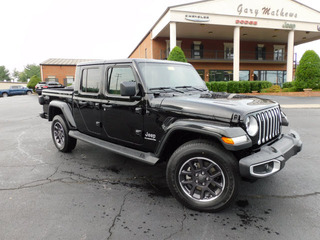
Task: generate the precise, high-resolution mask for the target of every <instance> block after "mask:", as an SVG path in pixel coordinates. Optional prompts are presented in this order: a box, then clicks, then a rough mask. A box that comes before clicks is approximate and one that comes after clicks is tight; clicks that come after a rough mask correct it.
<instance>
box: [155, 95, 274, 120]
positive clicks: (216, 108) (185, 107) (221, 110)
mask: <svg viewBox="0 0 320 240" xmlns="http://www.w3.org/2000/svg"><path fill="white" fill-rule="evenodd" d="M160 98H161V97H160ZM154 100H155V99H154ZM156 102H157V103H158V104H156V105H158V106H157V107H160V108H161V109H162V110H165V111H173V112H177V113H180V114H185V115H189V116H191V117H192V116H193V117H197V118H199V117H204V118H210V119H215V120H219V121H227V122H230V120H231V119H232V117H233V115H234V114H237V115H238V116H239V117H240V120H242V119H243V118H244V116H245V115H247V114H249V113H253V112H257V111H261V110H264V109H267V108H271V107H275V106H278V103H276V102H274V101H271V100H269V99H262V98H258V97H253V96H246V95H239V94H228V93H212V92H210V93H208V92H207V93H204V94H198V95H188V96H184V95H182V96H174V97H172V96H171V97H163V98H162V100H160V99H157V100H156Z"/></svg>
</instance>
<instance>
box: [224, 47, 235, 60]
mask: <svg viewBox="0 0 320 240" xmlns="http://www.w3.org/2000/svg"><path fill="white" fill-rule="evenodd" d="M224 59H227V60H232V59H233V43H224Z"/></svg>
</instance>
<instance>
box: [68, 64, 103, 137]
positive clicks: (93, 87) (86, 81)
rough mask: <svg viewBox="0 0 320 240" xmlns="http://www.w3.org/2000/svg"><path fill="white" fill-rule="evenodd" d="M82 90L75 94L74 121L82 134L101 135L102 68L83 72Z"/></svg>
mask: <svg viewBox="0 0 320 240" xmlns="http://www.w3.org/2000/svg"><path fill="white" fill-rule="evenodd" d="M80 71H81V82H80V90H79V91H76V92H75V93H74V98H73V99H74V106H73V107H74V110H73V111H74V119H75V121H76V125H77V128H78V130H79V131H80V132H82V133H85V134H88V135H91V136H95V137H99V136H100V135H101V122H100V121H101V100H100V95H99V94H100V91H101V83H102V81H101V79H102V76H103V70H102V66H97V65H96V66H88V67H83V68H82V69H81V70H80Z"/></svg>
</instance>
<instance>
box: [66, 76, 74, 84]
mask: <svg viewBox="0 0 320 240" xmlns="http://www.w3.org/2000/svg"><path fill="white" fill-rule="evenodd" d="M73 81H74V77H73V76H67V84H72V83H73Z"/></svg>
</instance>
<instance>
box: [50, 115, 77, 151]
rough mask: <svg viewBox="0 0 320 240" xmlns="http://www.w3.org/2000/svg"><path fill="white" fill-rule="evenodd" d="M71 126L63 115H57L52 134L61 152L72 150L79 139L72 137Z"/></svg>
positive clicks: (54, 119) (53, 122)
mask: <svg viewBox="0 0 320 240" xmlns="http://www.w3.org/2000/svg"><path fill="white" fill-rule="evenodd" d="M68 132H69V128H68V125H67V124H66V120H65V119H64V117H63V115H56V116H55V117H54V118H53V121H52V125H51V134H52V139H53V142H54V144H55V145H56V147H57V149H58V150H59V151H61V152H71V151H72V150H73V149H74V148H75V147H76V145H77V139H75V138H73V137H70V136H69V134H68Z"/></svg>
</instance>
